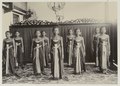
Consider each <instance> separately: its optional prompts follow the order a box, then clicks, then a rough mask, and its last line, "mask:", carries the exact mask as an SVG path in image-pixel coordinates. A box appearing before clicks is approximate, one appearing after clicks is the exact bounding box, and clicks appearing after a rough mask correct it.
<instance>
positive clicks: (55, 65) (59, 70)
mask: <svg viewBox="0 0 120 86" xmlns="http://www.w3.org/2000/svg"><path fill="white" fill-rule="evenodd" d="M63 59H64V53H63V38H62V37H61V36H60V35H59V28H58V27H55V28H54V29H53V37H52V38H51V72H52V75H53V79H62V76H63Z"/></svg>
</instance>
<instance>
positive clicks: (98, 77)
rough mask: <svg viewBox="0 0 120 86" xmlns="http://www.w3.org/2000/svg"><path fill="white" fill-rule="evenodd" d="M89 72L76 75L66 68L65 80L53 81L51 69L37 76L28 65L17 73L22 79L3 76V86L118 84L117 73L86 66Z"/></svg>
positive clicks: (91, 65)
mask: <svg viewBox="0 0 120 86" xmlns="http://www.w3.org/2000/svg"><path fill="white" fill-rule="evenodd" d="M86 69H87V71H86V72H84V73H83V74H81V75H74V74H73V68H70V67H65V68H64V70H65V73H64V78H63V79H61V80H52V76H51V75H50V68H45V71H46V72H47V75H42V76H41V77H40V76H35V75H34V74H33V71H32V65H31V64H28V65H26V66H25V68H24V69H23V70H22V69H19V70H18V71H17V73H18V74H19V75H20V76H21V78H20V79H18V78H16V77H15V76H9V77H8V76H3V84H22V83H27V84H31V83H32V84H39V83H40V84H56V83H59V84H117V72H116V71H111V70H109V71H108V74H102V73H99V72H98V68H96V67H94V65H93V64H89V65H86Z"/></svg>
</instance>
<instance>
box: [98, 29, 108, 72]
mask: <svg viewBox="0 0 120 86" xmlns="http://www.w3.org/2000/svg"><path fill="white" fill-rule="evenodd" d="M109 39H110V38H109V35H107V34H106V27H102V28H101V34H100V36H99V45H98V47H99V49H98V56H99V63H100V71H101V72H103V73H105V74H106V73H107V69H108V67H109V66H110V62H109V56H110V40H109Z"/></svg>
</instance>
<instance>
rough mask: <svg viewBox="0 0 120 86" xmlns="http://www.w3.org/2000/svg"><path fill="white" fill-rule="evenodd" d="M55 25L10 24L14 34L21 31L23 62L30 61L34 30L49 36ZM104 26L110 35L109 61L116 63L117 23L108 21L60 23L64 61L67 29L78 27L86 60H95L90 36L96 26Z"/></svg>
mask: <svg viewBox="0 0 120 86" xmlns="http://www.w3.org/2000/svg"><path fill="white" fill-rule="evenodd" d="M55 26H56V25H23V26H22V25H17V26H13V25H12V26H10V31H11V32H12V33H13V34H14V33H15V32H16V31H19V32H20V33H21V36H22V37H23V40H24V49H25V53H24V63H28V62H32V59H31V58H30V52H31V41H32V38H33V37H34V32H35V30H40V31H42V30H44V31H46V33H47V36H48V37H49V38H50V37H51V36H52V29H53V27H55ZM102 26H105V27H106V28H107V34H108V35H109V36H110V44H111V56H110V61H111V62H113V60H115V63H117V25H115V24H114V25H112V24H110V23H106V24H105V23H93V24H89V23H88V24H86V23H85V24H60V25H59V28H60V35H61V36H62V37H63V41H64V53H65V57H64V58H65V59H64V60H65V62H66V61H67V59H68V58H67V57H66V35H67V34H68V29H73V30H75V29H76V28H80V30H81V32H82V36H83V37H84V41H85V47H86V57H85V59H86V62H95V58H94V57H93V55H92V48H91V45H92V37H93V34H94V32H95V28H96V27H102Z"/></svg>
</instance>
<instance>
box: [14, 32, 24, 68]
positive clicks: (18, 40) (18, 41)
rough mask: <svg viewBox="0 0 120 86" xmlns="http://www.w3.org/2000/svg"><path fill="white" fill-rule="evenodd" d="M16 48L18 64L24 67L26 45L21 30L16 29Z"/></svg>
mask: <svg viewBox="0 0 120 86" xmlns="http://www.w3.org/2000/svg"><path fill="white" fill-rule="evenodd" d="M15 36H16V37H15V38H14V40H15V50H16V66H17V67H20V68H22V69H23V53H24V45H23V38H22V37H20V32H18V31H16V33H15Z"/></svg>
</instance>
